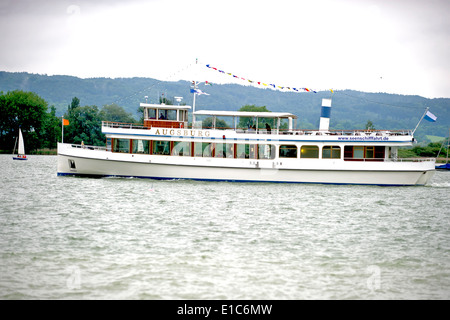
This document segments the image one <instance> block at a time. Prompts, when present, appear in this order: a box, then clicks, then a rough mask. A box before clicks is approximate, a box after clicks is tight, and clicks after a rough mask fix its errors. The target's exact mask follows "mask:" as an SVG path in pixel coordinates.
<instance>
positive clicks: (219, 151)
mask: <svg viewBox="0 0 450 320" xmlns="http://www.w3.org/2000/svg"><path fill="white" fill-rule="evenodd" d="M214 151H215V152H214V156H215V157H216V158H226V156H227V150H226V144H225V143H216V144H215V148H214Z"/></svg>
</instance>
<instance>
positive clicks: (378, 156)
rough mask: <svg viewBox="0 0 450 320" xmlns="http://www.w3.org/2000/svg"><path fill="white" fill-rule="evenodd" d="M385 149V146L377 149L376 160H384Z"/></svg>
mask: <svg viewBox="0 0 450 320" xmlns="http://www.w3.org/2000/svg"><path fill="white" fill-rule="evenodd" d="M384 152H385V148H384V147H383V146H377V147H375V158H376V159H378V160H383V159H384Z"/></svg>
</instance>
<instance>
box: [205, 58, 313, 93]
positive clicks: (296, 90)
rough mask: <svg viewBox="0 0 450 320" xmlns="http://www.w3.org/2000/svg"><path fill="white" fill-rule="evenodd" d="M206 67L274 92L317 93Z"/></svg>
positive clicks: (209, 66)
mask: <svg viewBox="0 0 450 320" xmlns="http://www.w3.org/2000/svg"><path fill="white" fill-rule="evenodd" d="M206 67H208V68H210V69H213V70H215V71H217V72H220V73H223V74H226V75H229V76H232V77H233V78H236V79H239V80H244V81H247V82H249V83H251V84H257V85H260V86H264V87H272V88H273V89H275V90H277V89H281V90H288V91H295V92H301V91H306V92H314V93H317V91H314V90H312V89H310V88H293V87H285V86H278V85H275V84H273V83H264V82H261V81H253V80H249V79H245V78H243V77H238V76H236V75H234V74H232V73H231V72H225V71H223V70H220V69H218V68H215V67H212V66H211V65H209V64H207V65H206Z"/></svg>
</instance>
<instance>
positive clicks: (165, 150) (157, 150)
mask: <svg viewBox="0 0 450 320" xmlns="http://www.w3.org/2000/svg"><path fill="white" fill-rule="evenodd" d="M152 153H153V154H158V155H165V156H168V155H170V141H153V152H152Z"/></svg>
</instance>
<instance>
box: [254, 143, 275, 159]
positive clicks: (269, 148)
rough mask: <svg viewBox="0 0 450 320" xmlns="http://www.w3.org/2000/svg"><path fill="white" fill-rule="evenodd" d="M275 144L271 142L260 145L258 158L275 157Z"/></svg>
mask: <svg viewBox="0 0 450 320" xmlns="http://www.w3.org/2000/svg"><path fill="white" fill-rule="evenodd" d="M274 158H275V146H274V145H271V144H260V145H258V159H274Z"/></svg>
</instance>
